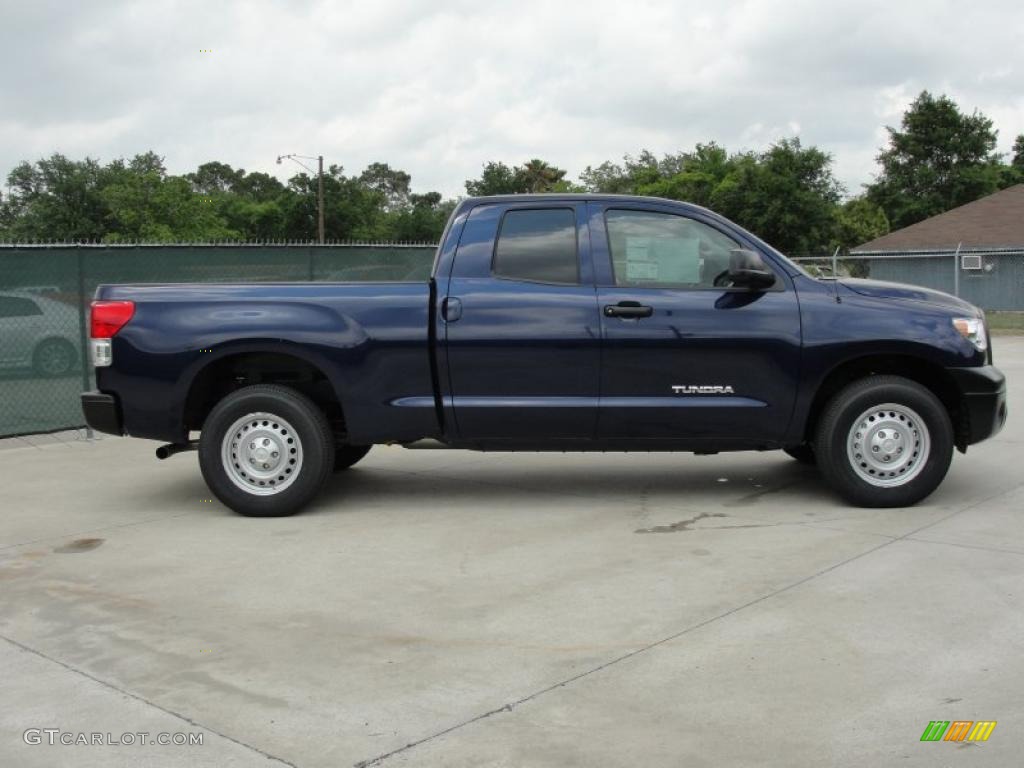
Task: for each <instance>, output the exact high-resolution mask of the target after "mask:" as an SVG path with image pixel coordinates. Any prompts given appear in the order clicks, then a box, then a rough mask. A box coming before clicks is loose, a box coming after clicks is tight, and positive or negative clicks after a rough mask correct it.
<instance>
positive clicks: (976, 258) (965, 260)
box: [960, 253, 982, 270]
mask: <svg viewBox="0 0 1024 768" xmlns="http://www.w3.org/2000/svg"><path fill="white" fill-rule="evenodd" d="M981 268H982V264H981V254H980V253H963V254H961V255H960V269H970V270H978V269H981Z"/></svg>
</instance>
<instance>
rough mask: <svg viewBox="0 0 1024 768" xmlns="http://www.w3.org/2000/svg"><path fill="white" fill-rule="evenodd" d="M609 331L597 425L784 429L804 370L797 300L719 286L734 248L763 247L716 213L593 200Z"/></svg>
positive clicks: (699, 431) (783, 286)
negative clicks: (682, 211)
mask: <svg viewBox="0 0 1024 768" xmlns="http://www.w3.org/2000/svg"><path fill="white" fill-rule="evenodd" d="M588 210H589V214H590V230H591V240H592V252H593V259H594V271H595V276H596V282H597V291H598V303H599V304H600V306H601V323H602V325H601V327H602V336H603V340H604V347H603V351H602V369H601V406H600V415H599V419H598V436H599V437H600V438H604V439H612V440H616V439H628V440H637V439H644V440H646V439H656V440H663V441H671V440H677V441H685V442H697V443H700V442H701V441H708V442H709V443H714V442H719V443H725V444H728V443H729V441H733V440H735V441H738V442H747V441H754V442H757V441H766V442H771V441H774V440H780V439H782V436H783V434H784V432H785V430H786V427H787V425H788V424H789V419H790V416H791V413H792V409H793V403H794V399H795V396H796V390H797V384H798V380H799V364H800V338H801V336H800V310H799V305H798V303H797V297H796V294H795V292H794V291H793V288H792V284H791V282H790V280H789V277H788V275H786V274H784V272H783V270H782V269H781V268H780V267H779V266H778V265H777V264H776V263H775V262H774V261H771V260H770V259H769V258H768V256H767V255H765V260H766V262H767V263H768V264H769V266H771V267H772V269H773V270H774V271H775V272H776V282H775V285H774V286H773V287H772V288H771V289H768V290H764V291H757V292H752V291H749V290H747V289H741V288H727V287H718V286H716V277H717V278H718V280H717V282H718V283H719V284H721V282H722V277H723V272H726V271H727V270H728V267H729V254H730V251H731V250H733V249H736V248H748V249H752V250H758V248H757V246H756V245H755V244H754V243H752V242H750V241H748V240H747V239H746V237H745V235H744V234H743V233H742V231H741V230H734V229H732V228H729V227H727V226H726V225H724V224H723V223H722V222H721V221H720V220H718V219H717V218H715V217H713V216H705V215H703V214H701V213H699V212H694V213H692V214H683V213H680V211H679V210H678V209H675V208H670V207H658V206H657V205H656V204H653V205H645V204H637V203H619V202H593V203H590V204H589V206H588Z"/></svg>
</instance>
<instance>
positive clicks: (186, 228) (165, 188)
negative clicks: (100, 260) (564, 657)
mask: <svg viewBox="0 0 1024 768" xmlns="http://www.w3.org/2000/svg"><path fill="white" fill-rule="evenodd" d="M107 170H108V173H109V174H110V175H111V177H112V178H111V179H110V180H109V181H108V183H107V184H106V185H105V186H104V188H103V190H102V193H101V194H102V197H103V200H104V202H105V203H106V204H107V206H108V208H109V211H110V213H109V217H108V219H109V226H108V230H107V232H106V234H105V235H104V236H103V240H104V241H105V242H111V243H117V242H126V241H127V242H202V241H209V240H224V239H234V238H237V237H239V233H238V232H236V231H233V230H231V229H229V228H228V226H227V225H226V224H225V222H224V220H223V219H222V218H221V217H220V216H218V215H217V212H216V211H215V210H214V208H213V206H212V205H211V204H210V203H209V202H207V201H206V200H204V199H203V198H202V197H200V196H198V195H196V194H195V193H194V191H193V189H192V183H191V182H190V181H189V180H188V179H187V178H185V177H183V176H168V175H167V174H166V171H165V169H164V166H163V160H162V159H161V158H159V157H157V156H156V155H155V154H153V153H152V152H147V153H145V154H142V155H136V156H135V157H134V158H132V160H131V161H129V163H128V164H127V165H125V164H124V163H123V162H121V161H114V162H113V163H111V164H110V166H108V169H107Z"/></svg>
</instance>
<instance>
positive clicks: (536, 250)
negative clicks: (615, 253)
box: [491, 208, 580, 284]
mask: <svg viewBox="0 0 1024 768" xmlns="http://www.w3.org/2000/svg"><path fill="white" fill-rule="evenodd" d="M576 251H577V249H576V214H575V212H574V211H573V210H572V209H571V208H538V209H529V210H522V209H514V210H511V211H508V212H507V213H506V214H505V216H504V218H503V219H502V222H501V228H500V229H499V231H498V240H497V243H496V245H495V248H494V260H493V262H492V265H491V271H492V272H493V274H494V276H495V277H503V278H506V279H509V280H526V281H530V282H535V283H560V284H576V283H579V279H580V276H579V261H578V258H577V254H576Z"/></svg>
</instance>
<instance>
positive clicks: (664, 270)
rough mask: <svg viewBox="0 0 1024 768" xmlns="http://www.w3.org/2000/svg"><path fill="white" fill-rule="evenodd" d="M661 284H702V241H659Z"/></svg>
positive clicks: (659, 275)
mask: <svg viewBox="0 0 1024 768" xmlns="http://www.w3.org/2000/svg"><path fill="white" fill-rule="evenodd" d="M654 252H655V255H656V257H657V261H658V276H657V280H658V282H659V283H699V282H700V241H699V240H696V239H693V240H684V239H682V238H679V239H675V240H659V241H658V242H657V244H656V247H655V250H654Z"/></svg>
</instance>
